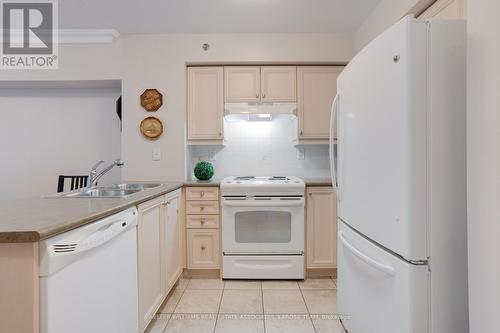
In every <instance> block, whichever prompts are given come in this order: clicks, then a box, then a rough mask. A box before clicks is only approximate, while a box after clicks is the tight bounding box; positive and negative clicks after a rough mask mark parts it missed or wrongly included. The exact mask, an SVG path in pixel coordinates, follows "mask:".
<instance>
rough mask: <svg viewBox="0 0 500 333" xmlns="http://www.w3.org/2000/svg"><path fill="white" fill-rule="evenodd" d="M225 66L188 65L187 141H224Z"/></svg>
mask: <svg viewBox="0 0 500 333" xmlns="http://www.w3.org/2000/svg"><path fill="white" fill-rule="evenodd" d="M223 87H224V84H223V69H222V67H188V114H187V122H188V128H187V130H188V140H222V138H223V125H222V122H223V119H222V117H223V116H224V92H223Z"/></svg>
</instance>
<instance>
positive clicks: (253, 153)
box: [187, 118, 330, 178]
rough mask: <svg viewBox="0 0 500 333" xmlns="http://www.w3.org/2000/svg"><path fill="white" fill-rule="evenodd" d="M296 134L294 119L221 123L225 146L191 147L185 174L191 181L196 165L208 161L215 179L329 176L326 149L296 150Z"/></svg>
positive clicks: (311, 146) (313, 147)
mask: <svg viewBox="0 0 500 333" xmlns="http://www.w3.org/2000/svg"><path fill="white" fill-rule="evenodd" d="M296 133H297V119H293V120H291V119H289V118H284V119H274V120H272V121H261V122H249V121H243V120H239V121H235V120H232V121H231V120H224V137H225V140H226V141H225V146H224V147H222V146H190V147H189V149H188V163H187V164H188V168H189V170H188V175H190V176H191V178H194V176H193V167H194V165H195V164H196V162H198V161H209V162H211V163H212V164H213V165H214V169H215V175H214V177H215V178H224V177H228V176H244V175H253V176H273V175H274V176H278V175H286V176H297V177H328V176H329V175H330V164H329V163H330V162H329V157H328V146H327V145H306V146H300V147H295V146H294V142H293V141H294V139H296V135H297V134H296ZM300 155H302V156H300Z"/></svg>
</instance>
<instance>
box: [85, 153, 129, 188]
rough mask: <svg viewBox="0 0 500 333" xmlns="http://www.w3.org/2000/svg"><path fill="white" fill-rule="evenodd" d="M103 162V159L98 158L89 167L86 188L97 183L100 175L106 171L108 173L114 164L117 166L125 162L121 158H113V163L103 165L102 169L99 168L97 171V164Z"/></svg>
mask: <svg viewBox="0 0 500 333" xmlns="http://www.w3.org/2000/svg"><path fill="white" fill-rule="evenodd" d="M102 163H104V161H103V160H100V161H99V162H97V163H96V164H95V165H94V166H93V167H92V169H90V173H89V183H88V185H87V188H92V187H94V186H96V185H97V181H98V180H99V179H101V177H102V176H104V175H105V174H106V173H108V172H109V171H110V170H111V169H113V168H114V167H115V166H117V167H120V168H121V167H122V166H123V165H124V164H125V163H124V162H123V161H122V160H121V159H117V160H114V161H113V163H111V164H110V165H108V166H107V167H105V168H104V169H102V170H101V172H99V173H98V172H97V168H98V167H99V165H101V164H102Z"/></svg>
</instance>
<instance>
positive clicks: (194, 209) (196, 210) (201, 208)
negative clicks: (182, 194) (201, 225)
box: [186, 201, 219, 215]
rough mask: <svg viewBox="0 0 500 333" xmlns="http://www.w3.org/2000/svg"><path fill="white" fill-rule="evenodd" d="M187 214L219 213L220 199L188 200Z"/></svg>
mask: <svg viewBox="0 0 500 333" xmlns="http://www.w3.org/2000/svg"><path fill="white" fill-rule="evenodd" d="M186 213H187V214H209V215H212V214H219V202H218V201H186Z"/></svg>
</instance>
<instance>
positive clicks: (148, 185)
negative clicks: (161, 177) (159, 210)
mask: <svg viewBox="0 0 500 333" xmlns="http://www.w3.org/2000/svg"><path fill="white" fill-rule="evenodd" d="M158 186H161V184H160V183H144V184H139V183H134V184H116V185H113V186H111V188H115V189H120V190H139V191H143V190H147V189H150V188H155V187H158Z"/></svg>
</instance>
